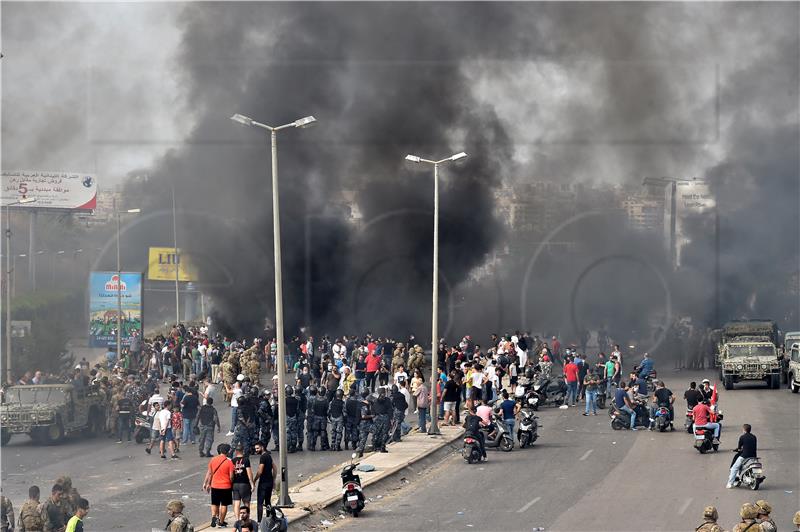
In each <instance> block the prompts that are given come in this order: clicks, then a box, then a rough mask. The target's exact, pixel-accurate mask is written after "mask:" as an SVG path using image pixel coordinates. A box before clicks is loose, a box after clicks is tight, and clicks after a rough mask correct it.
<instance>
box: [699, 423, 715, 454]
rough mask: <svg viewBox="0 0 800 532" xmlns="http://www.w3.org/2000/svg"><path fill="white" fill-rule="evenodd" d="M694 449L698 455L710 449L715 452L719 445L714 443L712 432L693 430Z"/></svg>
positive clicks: (700, 429) (710, 430)
mask: <svg viewBox="0 0 800 532" xmlns="http://www.w3.org/2000/svg"><path fill="white" fill-rule="evenodd" d="M694 448H695V449H697V452H699V453H700V454H706V453H707V452H708V451H710V450H711V449H714V451H715V452H716V451H717V450H719V444H718V443H714V430H713V429H704V428H699V429H694Z"/></svg>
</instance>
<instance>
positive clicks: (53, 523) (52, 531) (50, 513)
mask: <svg viewBox="0 0 800 532" xmlns="http://www.w3.org/2000/svg"><path fill="white" fill-rule="evenodd" d="M63 493H64V488H63V487H62V486H61V484H54V485H53V489H52V491H51V495H50V498H49V499H47V500H46V501H44V504H42V505H41V516H42V523H43V526H42V530H43V531H44V532H64V528H66V526H67V519H66V518H65V517H64V510H63V509H62V508H61V498H62V496H63ZM70 517H71V516H70Z"/></svg>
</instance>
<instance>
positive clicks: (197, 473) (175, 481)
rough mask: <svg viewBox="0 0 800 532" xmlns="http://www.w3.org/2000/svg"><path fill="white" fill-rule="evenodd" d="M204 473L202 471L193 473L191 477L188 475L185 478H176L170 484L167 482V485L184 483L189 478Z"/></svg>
mask: <svg viewBox="0 0 800 532" xmlns="http://www.w3.org/2000/svg"><path fill="white" fill-rule="evenodd" d="M202 473H203V472H202V471H198V472H196V473H192V474H191V475H186V476H185V477H181V478H176V479H175V480H171V481H169V482H166V483H165V485H167V486H169V485H171V484H177V483H178V482H181V481H184V480H186V479H187V478H192V477H196V476H197V475H201V474H202Z"/></svg>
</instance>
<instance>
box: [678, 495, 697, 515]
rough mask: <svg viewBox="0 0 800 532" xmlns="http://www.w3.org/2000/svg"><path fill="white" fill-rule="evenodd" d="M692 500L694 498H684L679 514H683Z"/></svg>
mask: <svg viewBox="0 0 800 532" xmlns="http://www.w3.org/2000/svg"><path fill="white" fill-rule="evenodd" d="M692 500H694V499H692V498H691V497H689V498H688V499H686V502H685V503H683V506H681V509H680V510H679V511H678V514H679V515H683V513H684V512H685V511H686V510H687V508H689V505H690V504H692Z"/></svg>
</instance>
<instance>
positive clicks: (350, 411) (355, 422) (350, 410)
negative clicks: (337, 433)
mask: <svg viewBox="0 0 800 532" xmlns="http://www.w3.org/2000/svg"><path fill="white" fill-rule="evenodd" d="M360 411H361V405H360V404H359V401H358V399H357V398H356V397H355V396H351V397H349V398H348V399H347V401H345V408H344V448H345V449H347V446H348V444H350V447H351V448H353V449H355V448H356V445H357V444H358V426H359V422H360V419H361V418H360V416H359V413H360Z"/></svg>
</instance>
